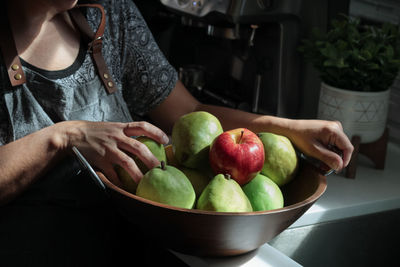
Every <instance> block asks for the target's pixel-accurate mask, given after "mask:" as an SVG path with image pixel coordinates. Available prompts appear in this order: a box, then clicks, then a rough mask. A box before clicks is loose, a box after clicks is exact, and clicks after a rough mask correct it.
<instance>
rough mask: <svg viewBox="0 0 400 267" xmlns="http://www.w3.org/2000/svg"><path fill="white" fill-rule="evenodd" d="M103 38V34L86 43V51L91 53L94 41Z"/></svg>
mask: <svg viewBox="0 0 400 267" xmlns="http://www.w3.org/2000/svg"><path fill="white" fill-rule="evenodd" d="M102 39H103V36H99V37H97V38H96V39H94V40H93V41H91V42H90V43H88V52H89V53H92V52H93V45H94V43H95V42H96V41H99V40H100V41H101V40H102Z"/></svg>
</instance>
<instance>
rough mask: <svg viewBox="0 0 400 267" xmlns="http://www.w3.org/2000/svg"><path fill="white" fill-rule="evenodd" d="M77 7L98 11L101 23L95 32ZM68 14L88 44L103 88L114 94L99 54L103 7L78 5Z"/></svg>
mask: <svg viewBox="0 0 400 267" xmlns="http://www.w3.org/2000/svg"><path fill="white" fill-rule="evenodd" d="M79 7H95V8H98V9H99V10H100V12H101V21H100V25H99V27H98V29H97V31H96V32H93V30H92V29H91V27H90V25H89V23H88V22H87V20H86V18H85V17H84V16H83V14H82V12H81V11H80V10H79ZM69 13H70V15H71V18H72V21H73V22H74V24H75V26H76V27H77V28H78V29H79V30H80V32H81V33H82V35H83V36H84V38H85V39H86V41H87V42H88V51H89V53H91V55H92V57H93V60H94V62H95V65H96V68H97V72H98V74H99V76H100V78H101V80H102V82H103V84H104V87H105V88H106V90H107V92H108V93H109V94H111V93H114V92H115V91H116V90H117V87H116V85H115V82H114V81H113V79H112V77H111V74H110V72H109V70H108V68H107V65H106V62H105V61H104V58H103V55H102V53H101V49H102V43H103V34H104V29H105V26H106V14H105V11H104V8H103V6H102V5H101V4H80V5H77V8H74V9H72V10H70V11H69Z"/></svg>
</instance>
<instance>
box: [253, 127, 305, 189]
mask: <svg viewBox="0 0 400 267" xmlns="http://www.w3.org/2000/svg"><path fill="white" fill-rule="evenodd" d="M258 137H259V138H260V139H261V142H262V143H263V145H264V153H265V160H264V165H263V168H262V169H261V174H264V175H265V176H267V177H269V178H270V179H271V180H272V181H274V182H275V183H276V184H277V185H278V186H283V185H285V184H287V183H288V182H290V181H291V180H292V179H293V178H294V177H295V176H296V174H297V170H298V158H297V154H296V151H295V149H294V147H293V145H292V143H291V142H290V140H289V139H288V138H287V137H286V136H283V135H277V134H273V133H267V132H263V133H259V134H258Z"/></svg>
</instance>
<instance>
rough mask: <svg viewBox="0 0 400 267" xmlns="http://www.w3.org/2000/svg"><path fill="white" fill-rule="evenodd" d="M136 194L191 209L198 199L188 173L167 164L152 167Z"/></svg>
mask: <svg viewBox="0 0 400 267" xmlns="http://www.w3.org/2000/svg"><path fill="white" fill-rule="evenodd" d="M136 195H137V196H140V197H143V198H146V199H149V200H152V201H156V202H159V203H163V204H167V205H171V206H174V207H180V208H186V209H191V208H193V206H194V203H195V200H196V193H195V191H194V189H193V186H192V184H191V183H190V181H189V179H188V178H187V177H186V175H185V174H184V173H183V172H181V171H180V170H178V169H177V168H175V167H173V166H169V165H165V162H164V161H162V162H161V166H158V167H155V168H152V169H150V170H149V171H148V172H146V174H145V175H144V176H143V178H142V179H141V180H140V182H139V184H138V187H137V190H136Z"/></svg>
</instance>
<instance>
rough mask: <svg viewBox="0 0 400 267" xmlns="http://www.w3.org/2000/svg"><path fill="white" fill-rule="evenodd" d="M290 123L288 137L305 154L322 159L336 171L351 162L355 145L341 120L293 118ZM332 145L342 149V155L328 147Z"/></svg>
mask: <svg viewBox="0 0 400 267" xmlns="http://www.w3.org/2000/svg"><path fill="white" fill-rule="evenodd" d="M289 125H290V129H289V131H288V133H287V137H289V138H290V140H291V141H292V142H293V144H294V145H295V146H296V147H297V148H299V149H300V150H301V151H302V152H304V153H305V154H307V155H309V156H312V157H314V158H317V159H319V160H321V161H322V162H324V163H325V164H327V165H328V166H329V167H330V168H332V169H334V170H335V171H336V172H339V171H341V170H342V169H343V168H344V167H346V166H347V165H348V164H349V162H350V159H351V154H352V153H353V150H354V147H353V145H352V144H351V142H350V140H349V139H348V138H347V136H346V135H345V133H344V132H343V128H342V125H341V123H340V122H338V121H324V120H292V121H291V122H290V124H289ZM330 145H333V146H336V147H337V148H338V149H340V150H341V151H342V152H343V155H342V157H341V156H340V155H338V154H337V153H335V152H333V151H332V150H330V149H328V147H329V146H330Z"/></svg>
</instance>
